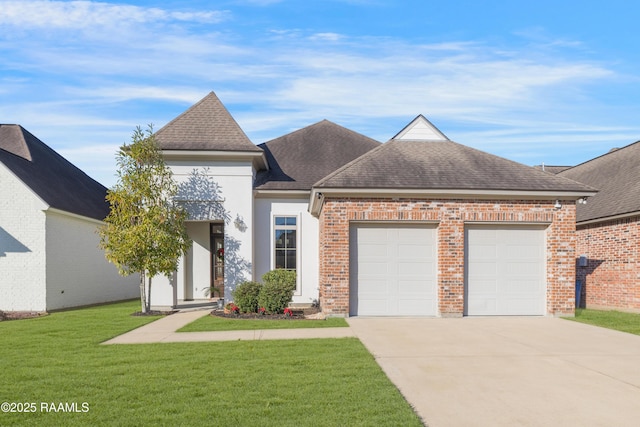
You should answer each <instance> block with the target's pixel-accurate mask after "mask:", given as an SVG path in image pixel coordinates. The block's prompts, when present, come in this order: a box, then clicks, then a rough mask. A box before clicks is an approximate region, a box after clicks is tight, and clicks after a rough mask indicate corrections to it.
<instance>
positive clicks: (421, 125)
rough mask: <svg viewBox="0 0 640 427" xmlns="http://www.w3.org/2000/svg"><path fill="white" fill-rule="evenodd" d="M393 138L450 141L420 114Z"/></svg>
mask: <svg viewBox="0 0 640 427" xmlns="http://www.w3.org/2000/svg"><path fill="white" fill-rule="evenodd" d="M391 139H396V140H397V139H401V140H409V141H411V140H420V141H449V138H447V136H446V135H445V134H444V133H442V132H440V129H438V128H437V127H435V126H434V125H433V123H431V122H430V121H429V120H427V118H426V117H425V116H423V115H422V114H418V116H417V117H416V118H415V119H413V120H412V121H411V122H410V123H409V124H408V125H406V126H405V127H404V128H403V129H402V130H401V131H400V132H398V133H397V134H396V135H395V136H394V137H393V138H391Z"/></svg>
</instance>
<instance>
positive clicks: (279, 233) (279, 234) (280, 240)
mask: <svg viewBox="0 0 640 427" xmlns="http://www.w3.org/2000/svg"><path fill="white" fill-rule="evenodd" d="M286 233H287V232H286V231H285V230H276V232H275V239H274V241H275V245H276V248H285V247H286V246H285V243H286V240H285V239H286Z"/></svg>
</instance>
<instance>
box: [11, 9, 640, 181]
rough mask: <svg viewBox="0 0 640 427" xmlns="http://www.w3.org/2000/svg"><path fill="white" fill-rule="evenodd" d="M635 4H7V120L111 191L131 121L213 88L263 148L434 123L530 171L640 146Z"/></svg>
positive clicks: (159, 114)
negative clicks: (292, 138)
mask: <svg viewBox="0 0 640 427" xmlns="http://www.w3.org/2000/svg"><path fill="white" fill-rule="evenodd" d="M639 14H640V3H637V2H631V1H626V0H609V1H606V2H605V1H591V0H580V1H574V0H564V1H563V0H554V1H547V0H537V1H520V0H510V1H497V0H495V1H491V0H485V1H456V0H451V1H446V2H444V1H430V0H421V1H397V0H326V1H314V0H307V1H304V0H300V1H298V0H281V1H280V0H236V1H199V0H192V1H178V0H176V1H164V2H161V1H136V2H134V1H120V2H116V1H103V2H97V1H77V2H76V1H29V0H21V1H3V0H0V55H1V58H2V59H1V60H0V123H18V124H21V125H22V126H23V127H25V128H26V129H27V130H29V131H30V132H32V133H33V134H35V135H36V136H37V137H38V138H40V139H41V140H42V141H44V142H45V143H47V144H48V145H50V146H51V147H52V148H54V149H55V150H57V151H58V152H59V153H61V154H62V155H63V156H65V157H66V158H67V159H69V160H70V161H71V162H72V163H74V164H76V165H77V166H78V167H80V168H81V169H83V170H84V171H85V172H87V173H88V174H89V175H90V176H92V177H93V178H95V179H97V180H98V181H100V182H101V183H103V184H105V185H107V186H111V185H113V183H114V182H115V177H114V174H115V161H114V158H115V152H116V150H117V147H118V146H119V145H121V144H122V143H125V142H128V141H129V140H130V137H131V134H132V131H133V129H134V128H135V127H136V126H138V125H140V126H143V127H144V126H146V125H147V124H149V123H153V124H154V125H155V128H156V129H158V128H160V127H162V126H163V125H165V124H166V123H167V122H168V121H169V120H171V119H172V118H174V117H175V116H177V115H178V114H180V113H182V112H183V111H184V110H185V109H187V108H188V107H189V106H191V105H192V104H193V103H195V102H196V101H198V100H199V99H201V98H202V97H204V96H205V95H206V94H207V93H208V92H210V91H212V90H213V91H215V92H216V94H217V95H218V96H219V97H220V99H221V100H222V102H223V103H224V104H225V105H226V106H227V108H228V109H229V111H230V112H231V114H232V115H233V116H234V117H235V118H236V120H237V121H238V123H239V124H240V126H241V127H242V128H243V129H244V131H245V132H246V133H247V135H248V136H249V138H251V140H252V141H253V142H255V143H256V144H258V143H261V142H265V141H268V140H270V139H272V138H275V137H278V136H281V135H283V134H285V133H288V132H290V131H293V130H295V129H299V128H301V127H304V126H307V125H310V124H313V123H315V122H317V121H320V120H322V119H328V120H331V121H333V122H336V123H338V124H340V125H343V126H345V127H348V128H350V129H353V130H355V131H358V132H361V133H363V134H365V135H367V136H370V137H372V138H375V139H378V140H380V141H386V140H388V139H389V138H391V137H392V136H393V135H395V134H396V133H397V132H398V131H399V130H401V129H402V127H404V126H405V125H406V124H407V123H408V122H410V121H411V120H412V119H413V118H414V117H415V116H416V115H418V114H423V115H425V116H426V117H427V118H429V120H430V121H431V122H432V123H433V124H434V125H435V126H437V127H438V128H439V129H440V130H441V131H442V132H444V133H445V134H446V135H447V136H448V137H449V138H451V139H453V140H455V141H457V142H459V143H462V144H465V145H468V146H471V147H475V148H478V149H481V150H484V151H487V152H490V153H493V154H497V155H500V156H503V157H506V158H509V159H512V160H516V161H519V162H521V163H525V164H529V165H535V164H540V163H543V162H544V163H545V164H555V165H571V164H578V163H581V162H583V161H586V160H588V159H590V158H592V157H595V156H597V155H600V154H604V153H606V152H607V151H608V150H609V149H610V148H612V147H620V146H624V145H628V144H630V143H632V142H634V141H637V140H639V139H640V102H639V101H638V100H639V99H640V49H639V48H638V46H639V45H640V43H639V42H640V36H639V35H638V31H637V17H638V16H639Z"/></svg>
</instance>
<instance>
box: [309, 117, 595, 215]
mask: <svg viewBox="0 0 640 427" xmlns="http://www.w3.org/2000/svg"><path fill="white" fill-rule="evenodd" d="M421 117H422V116H418V117H417V118H416V119H414V120H413V121H412V124H415V123H424V122H423V121H422V120H419V119H420V118H421ZM424 120H426V119H424ZM428 124H429V125H430V126H431V127H432V129H430V131H431V132H427V133H425V132H423V133H422V134H423V136H422V137H423V138H425V139H421V140H406V139H403V138H405V137H406V136H407V135H408V134H411V130H410V131H409V132H401V133H399V134H398V135H396V137H394V139H392V140H390V141H389V142H387V143H385V144H383V145H381V146H380V147H378V148H376V149H374V150H372V151H370V152H368V153H366V154H365V155H363V156H361V157H359V158H357V159H355V160H353V161H352V162H350V163H348V164H346V165H345V166H343V167H342V168H340V169H338V170H336V171H335V172H333V173H332V174H330V175H328V176H326V177H325V178H323V179H322V180H320V181H318V182H317V183H316V184H315V185H314V186H313V188H314V192H318V193H319V192H323V193H326V192H327V190H331V191H334V192H340V191H342V192H345V193H347V192H349V191H351V192H352V193H358V192H360V193H366V191H374V192H387V193H393V192H396V193H407V192H411V191H415V192H417V193H420V194H424V193H425V192H432V193H438V194H474V195H480V194H489V195H493V196H495V195H511V196H518V197H524V196H525V195H526V194H530V195H531V196H536V197H541V196H545V197H559V196H561V195H562V196H565V197H575V198H578V197H579V196H585V195H593V194H594V193H595V191H596V190H595V189H594V188H592V187H589V186H587V185H585V184H582V183H579V182H576V181H573V180H570V179H568V178H563V177H558V176H555V175H551V174H548V173H545V172H543V171H541V170H537V169H535V168H532V167H530V166H526V165H523V164H520V163H517V162H514V161H511V160H507V159H504V158H502V157H498V156H495V155H493V154H489V153H485V152H483V151H480V150H476V149H474V148H471V147H467V146H464V145H461V144H458V143H455V142H453V141H450V140H449V139H446V137H445V136H444V134H443V133H442V132H440V131H439V130H438V129H437V128H435V126H433V125H432V124H431V123H428ZM406 129H407V128H405V130H406ZM414 135H416V136H417V135H418V134H416V133H414ZM434 135H435V136H437V137H439V138H438V139H436V140H434V138H433V136H434ZM442 137H444V138H445V140H442ZM312 196H313V195H312ZM314 203H315V202H314ZM315 204H317V203H315ZM312 209H316V207H313V208H312Z"/></svg>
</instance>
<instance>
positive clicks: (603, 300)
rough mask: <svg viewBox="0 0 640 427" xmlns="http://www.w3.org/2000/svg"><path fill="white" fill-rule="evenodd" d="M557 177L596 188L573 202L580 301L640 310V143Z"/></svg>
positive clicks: (586, 163) (598, 306)
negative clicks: (581, 200) (579, 257)
mask: <svg viewBox="0 0 640 427" xmlns="http://www.w3.org/2000/svg"><path fill="white" fill-rule="evenodd" d="M559 176H562V177H566V178H570V179H573V180H576V181H580V182H583V183H585V184H587V185H589V186H592V187H595V188H597V189H598V190H599V191H598V193H597V194H596V195H595V196H593V197H590V198H589V199H587V203H586V204H578V206H577V218H576V219H577V225H576V229H577V233H576V235H577V245H578V255H583V256H584V258H583V260H582V261H578V267H577V280H579V281H580V282H581V284H582V295H581V297H582V298H581V300H582V304H581V305H582V306H583V307H587V308H595V309H620V310H627V311H636V312H640V254H639V249H638V248H639V247H640V246H639V245H640V141H639V142H635V143H633V144H630V145H628V146H626V147H623V148H620V149H614V150H612V151H610V152H609V153H607V154H604V155H602V156H599V157H596V158H595V159H592V160H589V161H587V162H585V163H582V164H580V165H578V166H575V167H573V168H570V169H567V170H565V171H563V172H560V173H559Z"/></svg>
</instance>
